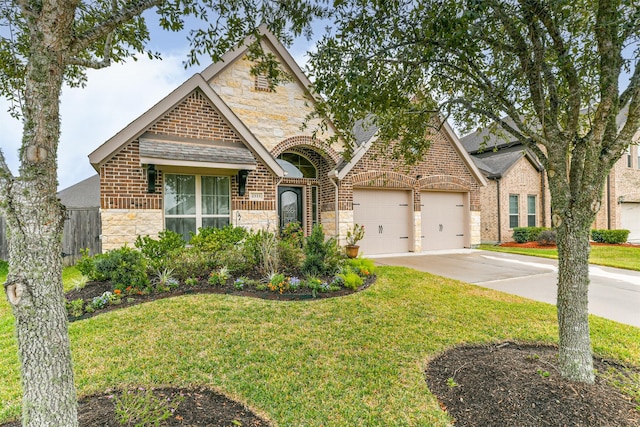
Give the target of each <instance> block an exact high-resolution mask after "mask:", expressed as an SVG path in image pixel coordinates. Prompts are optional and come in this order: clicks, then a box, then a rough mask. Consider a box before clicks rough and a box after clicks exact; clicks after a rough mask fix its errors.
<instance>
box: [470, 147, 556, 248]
mask: <svg viewBox="0 0 640 427" xmlns="http://www.w3.org/2000/svg"><path fill="white" fill-rule="evenodd" d="M541 179H546V178H545V177H544V175H543V174H541V173H540V172H538V171H537V169H536V168H535V167H533V165H532V164H531V163H530V162H529V161H528V160H527V159H526V158H525V157H524V156H523V157H522V158H521V159H520V160H518V161H517V162H516V163H515V164H514V165H513V166H512V167H511V169H509V170H508V171H507V173H505V175H504V176H503V177H502V178H501V179H500V232H501V233H500V236H499V235H498V194H497V193H498V189H497V186H498V183H497V182H496V181H494V180H489V182H488V185H487V186H486V187H484V188H482V189H481V190H480V195H481V198H482V201H481V204H482V211H481V212H482V215H481V230H482V232H481V238H482V241H483V242H487V243H493V242H497V241H498V240H499V239H500V241H502V242H511V241H513V229H512V228H510V227H509V195H511V194H514V195H518V202H519V206H518V213H519V215H518V217H519V226H520V227H526V226H527V224H528V222H527V221H528V217H527V215H528V210H527V209H528V206H527V203H528V202H527V196H529V195H534V196H536V226H537V227H543V226H545V227H550V224H551V208H550V206H551V198H550V197H551V196H550V194H549V190H548V186H547V185H544V189H543V185H542V182H541ZM545 183H546V181H545ZM543 191H544V194H543ZM543 204H544V212H543Z"/></svg>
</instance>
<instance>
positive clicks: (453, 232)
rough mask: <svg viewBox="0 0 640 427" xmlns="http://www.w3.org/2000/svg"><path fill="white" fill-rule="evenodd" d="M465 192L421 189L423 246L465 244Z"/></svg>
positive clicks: (448, 247) (446, 247) (450, 247)
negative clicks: (422, 191) (425, 190)
mask: <svg viewBox="0 0 640 427" xmlns="http://www.w3.org/2000/svg"><path fill="white" fill-rule="evenodd" d="M466 199H467V195H466V193H442V192H435V191H434V192H424V193H421V194H420V200H421V209H422V250H423V251H428V250H435V249H460V248H464V247H465V242H466V233H467V224H466V222H467V221H466V218H467V215H466V211H467V205H466Z"/></svg>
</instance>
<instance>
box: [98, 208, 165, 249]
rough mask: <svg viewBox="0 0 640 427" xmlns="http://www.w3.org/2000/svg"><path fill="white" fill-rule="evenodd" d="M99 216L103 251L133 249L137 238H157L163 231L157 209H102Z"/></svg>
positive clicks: (160, 216) (162, 224) (162, 222)
mask: <svg viewBox="0 0 640 427" xmlns="http://www.w3.org/2000/svg"><path fill="white" fill-rule="evenodd" d="M100 215H101V219H102V250H103V251H108V250H111V249H117V248H120V247H122V246H124V245H125V244H126V245H129V247H133V244H134V243H135V241H136V238H137V237H138V236H157V235H158V233H159V232H161V231H162V230H163V229H164V219H163V213H162V210H159V209H102V210H101V211H100Z"/></svg>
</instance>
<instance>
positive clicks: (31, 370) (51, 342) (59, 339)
mask: <svg viewBox="0 0 640 427" xmlns="http://www.w3.org/2000/svg"><path fill="white" fill-rule="evenodd" d="M34 8H35V6H34ZM34 10H36V9H34ZM37 10H39V11H40V12H39V15H38V16H37V18H33V22H31V24H32V26H31V33H30V42H31V46H30V53H29V58H28V64H27V69H26V78H25V92H24V107H23V116H24V117H23V119H24V133H23V140H22V147H21V150H20V161H21V166H20V176H19V177H18V178H15V179H14V180H12V181H11V182H10V183H9V184H7V186H6V187H7V188H5V194H6V196H7V203H6V205H5V208H4V210H5V214H6V219H7V225H8V236H9V241H8V243H9V276H8V277H7V283H6V284H5V288H6V293H7V297H8V299H9V302H10V303H11V306H12V308H13V313H14V316H15V319H16V335H17V341H18V354H19V357H20V363H21V377H22V388H23V400H22V425H23V426H34V427H35V426H64V427H74V426H77V425H78V421H77V409H76V407H77V403H76V392H75V385H74V379H73V367H72V363H71V350H70V343H69V334H68V321H67V313H66V308H65V301H64V292H63V288H62V229H63V224H64V217H63V211H64V208H63V207H62V205H61V204H60V201H59V200H58V199H57V197H56V187H57V160H56V159H57V149H58V141H59V138H60V112H59V102H60V94H61V89H62V82H63V75H64V70H65V65H64V48H63V47H61V46H64V43H65V37H68V34H70V29H71V22H72V21H73V17H74V8H73V5H71V4H62V3H60V4H58V3H55V4H48V3H45V4H44V6H43V7H42V8H41V9H37Z"/></svg>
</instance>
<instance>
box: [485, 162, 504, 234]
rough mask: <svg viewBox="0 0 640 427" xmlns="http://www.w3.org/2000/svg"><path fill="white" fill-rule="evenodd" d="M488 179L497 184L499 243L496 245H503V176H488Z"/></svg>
mask: <svg viewBox="0 0 640 427" xmlns="http://www.w3.org/2000/svg"><path fill="white" fill-rule="evenodd" d="M487 179H490V180H492V181H495V182H496V200H497V201H498V242H497V243H496V244H498V245H499V244H500V243H502V204H501V203H500V180H501V179H502V175H501V174H492V175H487Z"/></svg>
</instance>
